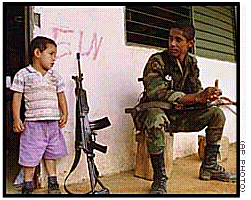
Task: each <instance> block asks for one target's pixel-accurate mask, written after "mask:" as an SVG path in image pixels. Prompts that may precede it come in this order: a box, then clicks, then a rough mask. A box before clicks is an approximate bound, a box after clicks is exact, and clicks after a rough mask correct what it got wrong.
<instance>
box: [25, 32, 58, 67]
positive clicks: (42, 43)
mask: <svg viewBox="0 0 251 200" xmlns="http://www.w3.org/2000/svg"><path fill="white" fill-rule="evenodd" d="M48 44H53V45H55V46H56V47H57V44H56V43H55V41H54V40H52V39H49V38H46V37H43V36H37V37H35V38H34V39H33V40H32V41H31V43H30V51H29V59H30V60H29V61H30V64H32V58H33V56H34V50H35V49H36V48H38V49H39V50H40V51H41V52H43V51H44V50H45V49H46V48H47V45H48Z"/></svg>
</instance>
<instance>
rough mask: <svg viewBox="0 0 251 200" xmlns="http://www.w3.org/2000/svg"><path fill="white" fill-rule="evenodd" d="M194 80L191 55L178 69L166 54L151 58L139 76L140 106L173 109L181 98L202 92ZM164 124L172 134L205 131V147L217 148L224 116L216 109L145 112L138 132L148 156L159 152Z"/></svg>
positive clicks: (163, 143)
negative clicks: (159, 103)
mask: <svg viewBox="0 0 251 200" xmlns="http://www.w3.org/2000/svg"><path fill="white" fill-rule="evenodd" d="M182 68H184V70H182ZM198 77H199V69H198V67H197V60H196V58H195V57H194V56H193V55H191V54H187V55H186V57H185V66H183V67H182V66H181V64H180V63H179V61H178V60H177V61H176V60H174V58H173V57H172V56H170V55H169V54H168V51H163V52H161V53H157V54H154V55H152V56H151V57H150V58H149V60H148V62H147V64H146V66H145V69H144V72H143V83H144V88H145V91H144V95H143V97H142V99H141V102H147V101H164V102H169V103H171V104H173V105H175V104H177V100H178V99H180V98H181V97H183V96H184V95H186V94H191V93H196V92H198V91H200V90H203V88H202V86H201V82H200V80H199V78H198ZM169 122H170V123H169ZM168 124H171V129H172V131H173V132H193V131H200V130H202V129H203V128H205V127H207V128H206V141H207V144H217V143H218V142H219V141H220V139H221V136H222V131H223V127H224V124H225V115H224V113H223V111H222V110H221V109H220V108H218V107H211V108H206V109H195V110H176V111H175V110H173V111H170V110H163V109H160V108H149V109H148V110H147V111H145V113H144V123H143V125H142V131H143V133H144V134H145V135H146V136H147V145H148V150H149V153H150V154H158V153H160V152H162V151H163V148H164V147H165V132H166V131H168V130H167V129H168V128H169V127H168Z"/></svg>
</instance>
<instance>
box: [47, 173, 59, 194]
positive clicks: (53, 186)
mask: <svg viewBox="0 0 251 200" xmlns="http://www.w3.org/2000/svg"><path fill="white" fill-rule="evenodd" d="M48 194H61V192H60V190H59V185H58V182H57V177H56V176H49V177H48Z"/></svg>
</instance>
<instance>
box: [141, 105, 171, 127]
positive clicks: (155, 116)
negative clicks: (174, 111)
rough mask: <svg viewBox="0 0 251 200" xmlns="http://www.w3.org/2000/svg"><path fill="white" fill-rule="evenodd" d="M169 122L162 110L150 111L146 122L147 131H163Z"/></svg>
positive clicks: (151, 109)
mask: <svg viewBox="0 0 251 200" xmlns="http://www.w3.org/2000/svg"><path fill="white" fill-rule="evenodd" d="M167 122H168V119H167V116H166V114H165V112H164V111H163V110H162V109H160V108H150V109H148V116H147V119H146V121H145V124H144V125H145V128H147V129H152V128H155V129H162V128H164V127H165V125H166V123H167Z"/></svg>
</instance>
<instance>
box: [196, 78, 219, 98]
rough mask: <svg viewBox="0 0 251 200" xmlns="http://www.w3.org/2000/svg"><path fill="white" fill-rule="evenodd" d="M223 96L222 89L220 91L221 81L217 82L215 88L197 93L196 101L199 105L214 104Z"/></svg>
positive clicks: (208, 88)
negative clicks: (213, 102)
mask: <svg viewBox="0 0 251 200" xmlns="http://www.w3.org/2000/svg"><path fill="white" fill-rule="evenodd" d="M220 95H222V91H221V89H219V80H218V79H216V80H215V87H207V88H206V89H204V90H203V91H202V92H199V93H197V96H196V101H197V102H199V103H207V102H212V101H215V100H217V99H219V97H220Z"/></svg>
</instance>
